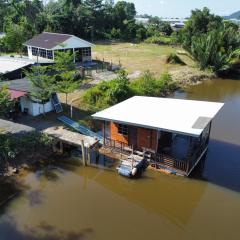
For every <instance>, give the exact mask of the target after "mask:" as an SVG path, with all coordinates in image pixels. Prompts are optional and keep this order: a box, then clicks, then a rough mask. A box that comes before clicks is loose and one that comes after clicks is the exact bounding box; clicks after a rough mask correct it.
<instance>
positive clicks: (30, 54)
mask: <svg viewBox="0 0 240 240" xmlns="http://www.w3.org/2000/svg"><path fill="white" fill-rule="evenodd" d="M28 58H29V59H33V55H32V47H30V46H28Z"/></svg>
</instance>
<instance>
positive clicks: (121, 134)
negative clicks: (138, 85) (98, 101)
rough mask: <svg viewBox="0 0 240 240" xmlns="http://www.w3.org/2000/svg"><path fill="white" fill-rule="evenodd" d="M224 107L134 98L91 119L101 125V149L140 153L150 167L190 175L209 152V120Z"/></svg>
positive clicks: (180, 101)
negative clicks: (146, 158) (146, 157)
mask: <svg viewBox="0 0 240 240" xmlns="http://www.w3.org/2000/svg"><path fill="white" fill-rule="evenodd" d="M223 105H224V104H223V103H216V102H203V101H193V100H180V99H170V98H155V97H139V96H136V97H133V98H130V99H128V100H126V101H124V102H122V103H119V104H117V105H115V106H113V107H110V108H108V109H106V110H103V111H100V112H98V113H96V114H94V115H93V118H94V119H96V120H100V121H101V122H102V131H103V137H104V140H103V145H104V147H106V148H111V149H116V150H117V151H119V152H126V151H127V150H128V149H131V150H132V152H133V151H136V152H139V151H141V152H142V153H144V154H146V155H148V156H150V157H149V162H150V165H151V166H152V167H154V168H156V169H160V170H162V171H166V172H169V173H173V174H178V175H183V176H189V174H190V173H191V172H192V171H193V169H194V168H195V166H196V165H197V164H198V162H199V161H200V160H201V159H202V157H203V156H204V154H205V153H206V151H207V149H208V143H209V136H210V131H211V125H212V120H213V118H214V117H215V115H216V114H217V113H218V112H219V111H220V109H221V108H222V107H223Z"/></svg>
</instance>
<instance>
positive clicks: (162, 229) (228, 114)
mask: <svg viewBox="0 0 240 240" xmlns="http://www.w3.org/2000/svg"><path fill="white" fill-rule="evenodd" d="M174 97H176V98H186V99H197V100H209V101H221V102H225V103H226V104H225V106H224V108H223V109H222V111H221V112H220V113H219V114H218V115H217V117H216V119H215V120H214V122H213V128H212V134H211V140H210V145H209V151H208V154H207V157H206V159H205V162H203V163H202V164H201V165H200V166H199V167H198V169H197V170H196V171H195V172H194V174H193V176H192V178H190V179H187V178H182V177H176V176H167V175H163V174H160V173H157V172H152V171H150V170H147V171H146V172H145V173H144V175H143V177H142V178H140V179H136V180H130V179H126V178H123V177H121V176H118V175H117V174H116V172H114V171H106V170H102V169H98V168H91V167H87V168H84V167H81V166H79V167H74V168H71V167H66V166H65V167H61V168H56V169H55V170H52V174H51V177H50V176H46V174H43V172H42V171H38V172H36V173H26V174H25V176H23V177H22V181H23V183H24V184H25V185H26V188H25V190H24V192H23V193H22V194H21V195H20V196H18V197H16V198H15V199H14V200H12V201H11V202H10V203H9V204H8V205H7V206H6V207H5V208H4V209H2V210H1V212H0V240H5V239H7V240H8V239H10V240H15V239H17V240H23V239H33V240H58V239H64V240H65V239H67V240H78V239H96V240H106V239H116V240H118V239H131V240H135V239H138V240H143V239H144V240H146V239H151V240H154V239H164V240H177V239H178V240H179V239H184V240H193V239H194V240H198V239H199V240H203V239H204V240H215V239H216V240H225V239H227V240H231V239H234V240H235V239H240V227H239V220H240V81H235V80H211V81H206V82H204V83H202V84H201V85H198V86H193V87H190V88H189V89H187V90H186V92H176V93H175V94H174Z"/></svg>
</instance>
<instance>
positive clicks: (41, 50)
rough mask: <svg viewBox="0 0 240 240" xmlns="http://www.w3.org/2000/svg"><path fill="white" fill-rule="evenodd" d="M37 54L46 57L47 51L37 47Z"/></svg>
mask: <svg viewBox="0 0 240 240" xmlns="http://www.w3.org/2000/svg"><path fill="white" fill-rule="evenodd" d="M39 56H40V57H42V58H46V57H47V51H46V49H41V48H40V49H39Z"/></svg>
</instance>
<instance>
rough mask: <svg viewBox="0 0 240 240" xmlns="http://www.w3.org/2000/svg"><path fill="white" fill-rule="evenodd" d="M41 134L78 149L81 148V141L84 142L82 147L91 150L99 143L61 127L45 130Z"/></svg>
mask: <svg viewBox="0 0 240 240" xmlns="http://www.w3.org/2000/svg"><path fill="white" fill-rule="evenodd" d="M43 133H45V134H47V135H48V136H50V137H52V138H54V139H56V140H59V141H62V142H64V143H67V144H69V145H72V146H75V147H79V148H80V147H81V144H82V141H84V146H85V147H86V148H91V147H93V146H95V145H96V144H97V143H98V142H99V141H98V140H96V139H95V138H93V137H89V136H85V135H82V134H80V133H77V132H73V131H70V130H67V129H65V128H63V127H51V128H47V129H45V130H44V131H43Z"/></svg>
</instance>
